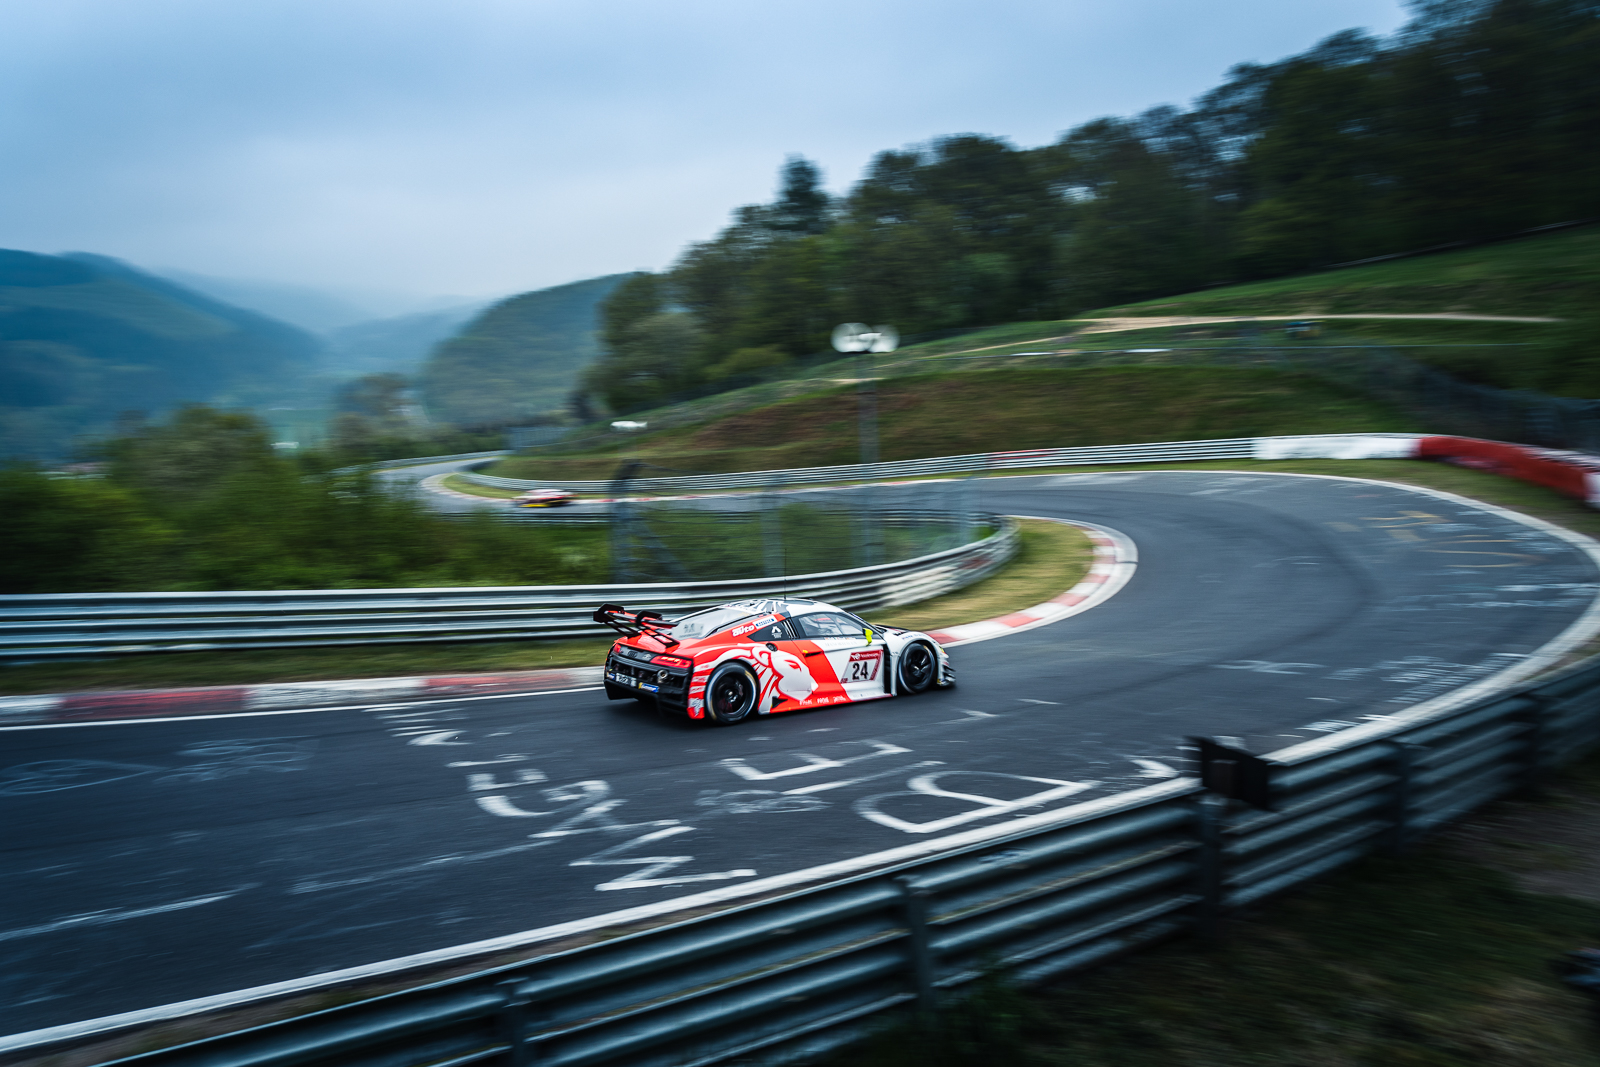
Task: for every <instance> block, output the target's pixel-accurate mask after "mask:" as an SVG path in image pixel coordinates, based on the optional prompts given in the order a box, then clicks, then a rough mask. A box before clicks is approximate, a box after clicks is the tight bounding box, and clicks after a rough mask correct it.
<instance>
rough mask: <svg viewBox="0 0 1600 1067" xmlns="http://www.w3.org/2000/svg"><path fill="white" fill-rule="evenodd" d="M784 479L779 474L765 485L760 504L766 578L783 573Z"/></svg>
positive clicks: (762, 557) (762, 549)
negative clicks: (782, 493) (782, 494)
mask: <svg viewBox="0 0 1600 1067" xmlns="http://www.w3.org/2000/svg"><path fill="white" fill-rule="evenodd" d="M783 482H784V477H783V475H782V474H779V475H778V476H777V477H775V478H774V479H773V480H772V481H771V482H770V483H768V485H767V491H766V492H765V493H764V494H762V495H763V498H764V499H763V500H762V502H761V505H762V506H761V559H762V564H763V569H764V570H765V571H766V577H768V578H776V577H780V576H781V575H782V574H783V573H784V559H783V515H782V513H781V511H780V510H779V509H780V508H782V507H783V497H782V496H781V495H780V490H781V489H782V488H783Z"/></svg>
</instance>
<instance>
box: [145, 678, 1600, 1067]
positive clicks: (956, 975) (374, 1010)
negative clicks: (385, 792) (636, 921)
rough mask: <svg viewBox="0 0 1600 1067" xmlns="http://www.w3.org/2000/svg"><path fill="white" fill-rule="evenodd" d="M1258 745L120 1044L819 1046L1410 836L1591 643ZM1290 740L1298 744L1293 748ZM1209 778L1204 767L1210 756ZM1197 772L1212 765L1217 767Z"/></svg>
mask: <svg viewBox="0 0 1600 1067" xmlns="http://www.w3.org/2000/svg"><path fill="white" fill-rule="evenodd" d="M1412 718H1413V719H1415V720H1416V721H1412V722H1405V721H1404V720H1403V719H1402V721H1401V722H1400V723H1399V724H1394V725H1390V726H1388V727H1387V728H1379V730H1378V731H1377V732H1376V733H1374V732H1373V729H1372V728H1371V727H1358V728H1356V729H1353V730H1351V731H1349V738H1348V740H1345V739H1341V738H1340V737H1339V735H1333V736H1331V737H1329V738H1325V739H1321V740H1318V741H1314V742H1308V743H1306V744H1304V745H1300V746H1296V748H1295V749H1290V750H1285V751H1284V752H1283V753H1279V754H1278V756H1277V757H1276V758H1272V759H1268V760H1266V761H1265V763H1264V779H1265V782H1264V784H1265V787H1266V793H1267V795H1268V797H1269V798H1270V801H1269V802H1270V804H1271V806H1272V808H1273V809H1274V810H1270V811H1261V810H1255V809H1246V808H1244V807H1242V806H1241V805H1240V804H1239V803H1238V802H1237V801H1227V800H1224V799H1222V798H1221V797H1220V796H1219V795H1218V794H1217V793H1214V792H1210V791H1208V790H1207V789H1205V788H1204V787H1202V785H1201V784H1200V782H1198V781H1197V780H1195V779H1193V778H1185V779H1178V780H1174V781H1169V782H1164V783H1160V784H1157V785H1153V786H1150V787H1147V788H1145V789H1140V790H1136V791H1133V792H1130V793H1124V794H1120V795H1117V796H1112V797H1107V798H1104V799H1101V800H1094V801H1090V802H1087V803H1084V804H1079V805H1076V806H1074V807H1071V808H1066V809H1063V810H1060V811H1055V812H1049V813H1045V814H1041V815H1035V816H1031V817H1028V818H1026V819H1022V820H1017V821H1016V823H1014V824H1013V825H1012V826H1008V827H1001V828H995V829H991V830H984V831H971V832H969V833H967V834H964V835H961V836H960V837H958V838H955V839H951V840H950V845H951V847H950V848H949V849H948V850H946V851H943V852H941V853H939V854H937V855H935V856H933V857H931V858H925V859H920V860H917V861H914V862H907V863H901V864H899V865H896V866H888V867H885V868H883V869H880V870H877V871H873V872H870V873H867V874H864V875H860V876H858V877H854V878H851V879H848V880H844V881H839V882H836V883H833V884H829V885H823V886H819V887H816V888H813V889H808V890H803V891H799V892H794V893H790V894H788V895H785V896H782V897H779V898H775V899H771V900H766V901H761V902H758V903H753V904H748V905H745V906H743V907H739V908H734V909H731V910H726V911H722V912H719V913H716V914H711V915H706V916H703V917H701V918H695V919H690V920H686V921H683V922H679V923H675V924H673V925H670V926H664V927H660V928H658V929H654V930H649V931H646V932H643V933H637V934H633V935H630V936H624V937H618V938H614V939H611V940H606V941H602V942H599V943H596V944H592V945H589V946H586V947H583V948H578V949H573V950H570V951H565V952H559V953H554V954H551V955H549V956H545V957H543V958H539V959H534V960H531V961H528V962H524V963H517V964H512V965H510V966H505V967H500V968H497V969H494V970H488V971H484V972H481V973H478V974H474V975H469V976H466V977H462V978H456V979H451V980H448V981H444V982H439V983H436V984H433V985H428V986H424V987H421V988H417V989H411V990H407V991H404V992H399V993H394V994H390V995H388V996H384V997H379V998H376V999H372V1000H368V1001H363V1002H360V1003H355V1004H350V1005H347V1006H343V1007H338V1008H333V1009H330V1010H326V1011H321V1012H318V1013H315V1014H311V1015H306V1016H302V1017H299V1018H292V1019H288V1020H284V1021H281V1022H276V1023H271V1024H268V1025H265V1026H259V1027H255V1028H253V1029H249V1030H244V1031H240V1032H238V1033H233V1034H228V1035H225V1036H220V1037H213V1038H209V1039H206V1040H202V1041H197V1042H193V1043H190V1044H186V1045H181V1046H178V1047H175V1048H170V1049H165V1050H161V1051H157V1052H150V1053H147V1054H144V1055H139V1056H133V1057H130V1058H127V1059H122V1060H117V1061H115V1063H117V1064H126V1065H129V1067H134V1065H138V1067H202V1065H204V1067H246V1065H249V1067H279V1065H283V1067H287V1065H289V1064H295V1065H297V1067H334V1065H338V1067H420V1065H424V1064H428V1065H434V1067H445V1065H448V1067H463V1065H466V1064H497V1065H500V1064H503V1065H512V1064H532V1063H538V1064H541V1065H560V1067H621V1065H628V1067H667V1065H669V1064H670V1065H686V1064H694V1065H700V1067H709V1065H712V1064H719V1063H727V1062H730V1061H735V1060H740V1061H744V1060H747V1059H749V1058H751V1057H759V1058H760V1060H761V1062H764V1063H782V1062H790V1061H794V1060H797V1059H802V1058H806V1057H812V1056H816V1055H817V1054H819V1053H822V1052H825V1051H827V1050H828V1049H831V1048H834V1047H837V1046H839V1045H842V1044H845V1043H848V1042H851V1041H854V1040H856V1039H858V1038H860V1037H861V1036H862V1035H863V1034H864V1033H865V1032H866V1031H867V1030H868V1029H869V1028H871V1027H873V1026H876V1025H879V1024H880V1023H881V1022H883V1021H885V1020H887V1019H890V1018H892V1017H894V1015H895V1014H897V1013H899V1014H905V1013H907V1012H909V1011H911V1010H914V1009H919V1010H922V1011H925V1012H930V1013H931V1012H936V1011H938V1010H939V1008H940V1005H941V1003H943V1002H946V1001H948V1000H949V999H950V998H952V997H956V996H959V995H960V991H961V989H962V988H963V987H964V986H967V985H969V984H970V983H972V982H973V981H974V980H976V979H978V978H980V977H981V976H982V975H983V974H984V973H985V971H986V969H988V968H990V967H994V966H999V967H1002V968H1004V969H1005V970H1006V971H1007V972H1009V974H1010V975H1011V977H1012V978H1013V979H1014V980H1016V981H1018V982H1021V983H1024V984H1027V983H1033V982H1038V981H1042V980H1044V979H1047V978H1051V977H1055V976H1059V975H1062V974H1067V973H1071V972H1075V971H1080V970H1082V969H1084V968H1086V967H1089V966H1092V965H1094V964H1096V963H1099V962H1101V961H1104V960H1107V959H1109V958H1111V957H1114V956H1117V955H1119V954H1121V953H1125V952H1128V951H1130V950H1133V949H1137V948H1139V947H1141V946H1144V945H1148V944H1150V943H1152V942H1155V941H1158V940H1161V939H1164V938H1169V937H1172V936H1175V935H1178V934H1181V933H1185V932H1188V931H1194V930H1200V931H1209V932H1211V933H1213V934H1216V933H1218V932H1220V930H1221V929H1222V927H1221V920H1222V919H1223V918H1224V917H1225V916H1227V915H1228V913H1230V912H1231V911H1233V910H1235V909H1237V908H1240V907H1242V906H1244V905H1247V904H1250V903H1253V902H1255V901H1258V900H1261V899H1263V898H1265V897H1268V896H1271V895H1272V894H1274V893H1278V892H1281V891H1283V890H1285V889H1287V888H1289V887H1291V886H1295V885H1298V884H1300V883H1303V882H1306V881H1308V880H1310V879H1314V878H1316V877H1318V876H1320V875H1323V874H1325V873H1326V872H1328V871H1330V870H1333V869H1335V868H1337V867H1339V866H1341V865H1343V864H1345V863H1348V862H1350V861H1352V860H1354V859H1356V858H1358V857H1359V856H1362V855H1364V854H1366V853H1369V852H1373V851H1375V850H1380V849H1383V850H1390V851H1399V850H1402V849H1404V848H1405V847H1406V846H1407V845H1408V844H1409V843H1410V842H1411V841H1413V840H1414V839H1415V838H1416V837H1417V836H1419V835H1420V834H1422V833H1425V832H1426V831H1428V830H1430V829H1432V828H1434V827H1437V826H1439V825H1440V824H1442V823H1444V822H1447V821H1449V820H1450V819H1453V818H1455V817H1456V816H1458V815H1460V814H1462V813H1464V812H1466V811H1469V810H1471V809H1472V808H1475V807H1477V806H1479V805H1481V804H1483V803H1485V802H1487V801H1489V800H1491V799H1493V798H1495V797H1498V796H1501V795H1503V794H1505V793H1508V792H1511V791H1513V790H1515V789H1517V788H1519V787H1520V786H1524V785H1527V784H1529V783H1531V782H1533V781H1535V780H1536V779H1537V777H1538V776H1539V775H1540V774H1541V773H1542V772H1544V771H1545V770H1547V769H1548V768H1550V767H1551V766H1553V765H1554V764H1555V763H1556V762H1558V761H1560V760H1561V759H1562V758H1563V757H1566V756H1570V755H1573V754H1575V753H1577V752H1579V751H1581V750H1582V749H1584V748H1586V747H1588V746H1591V745H1593V744H1595V743H1596V742H1597V741H1600V661H1597V660H1590V661H1587V662H1585V663H1584V664H1580V665H1579V666H1578V667H1576V668H1572V669H1569V670H1568V671H1567V672H1565V673H1564V674H1561V675H1558V676H1555V677H1553V678H1551V679H1550V680H1547V681H1545V682H1542V683H1540V684H1537V685H1526V686H1523V687H1521V688H1519V689H1514V690H1511V691H1509V692H1506V693H1503V694H1501V695H1497V696H1491V697H1487V698H1484V699H1481V700H1479V701H1476V702H1472V703H1467V704H1465V705H1458V706H1457V707H1455V708H1453V709H1445V710H1441V711H1437V712H1434V713H1431V714H1429V713H1423V712H1421V711H1418V712H1416V713H1414V714H1413V716H1412ZM1297 751H1298V752H1299V753H1300V755H1296V752H1297ZM1208 781H1210V780H1209V779H1208ZM1212 784H1215V782H1214V781H1213V782H1212Z"/></svg>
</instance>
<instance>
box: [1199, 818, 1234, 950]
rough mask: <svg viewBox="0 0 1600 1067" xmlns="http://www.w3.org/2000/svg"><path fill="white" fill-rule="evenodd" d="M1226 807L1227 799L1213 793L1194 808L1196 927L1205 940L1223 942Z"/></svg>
mask: <svg viewBox="0 0 1600 1067" xmlns="http://www.w3.org/2000/svg"><path fill="white" fill-rule="evenodd" d="M1227 806H1228V801H1227V799H1226V798H1224V797H1220V796H1217V795H1216V794H1214V793H1205V794H1202V795H1201V796H1200V797H1198V798H1197V799H1196V800H1195V805H1194V816H1195V836H1196V837H1198V838H1199V840H1200V857H1199V870H1198V871H1197V872H1196V873H1197V875H1198V881H1199V885H1198V886H1196V891H1197V893H1198V895H1199V897H1200V912H1199V916H1198V920H1199V921H1198V924H1197V925H1198V929H1199V933H1200V936H1201V937H1203V938H1205V939H1206V940H1207V941H1220V940H1221V939H1222V870H1223V855H1222V816H1223V813H1224V811H1225V810H1226V809H1227Z"/></svg>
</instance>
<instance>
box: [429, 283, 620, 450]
mask: <svg viewBox="0 0 1600 1067" xmlns="http://www.w3.org/2000/svg"><path fill="white" fill-rule="evenodd" d="M630 277H632V275H630V274H612V275H609V276H607V277H604V278H590V279H588V280H587V281H581V282H572V283H571V284H569V285H558V286H556V287H555V288H553V289H540V290H538V291H537V292H532V293H523V294H522V295H521V296H514V297H511V298H510V299H509V300H502V301H501V302H500V303H498V304H495V305H494V306H493V307H491V308H489V309H488V310H487V311H484V312H483V313H482V314H481V315H479V316H478V317H477V318H475V319H473V320H472V321H471V322H470V323H468V324H467V325H466V327H464V328H463V329H462V331H461V332H460V333H459V334H457V335H456V336H454V337H452V338H450V339H449V340H447V341H444V342H443V343H441V344H440V345H439V346H438V347H437V348H435V349H434V350H433V354H432V355H431V356H430V357H429V358H428V362H427V364H426V366H424V367H423V369H422V399H423V403H424V404H425V405H426V407H427V409H428V414H429V416H430V417H432V418H434V419H436V420H443V421H446V422H453V423H455V424H456V425H458V426H481V425H493V424H505V423H509V422H515V421H517V420H519V419H524V418H527V417H529V416H531V415H534V414H536V413H538V412H541V411H548V410H550V409H552V408H559V407H562V406H563V405H564V404H565V403H566V400H567V397H568V395H569V394H570V393H571V392H572V390H573V389H574V388H575V387H576V386H577V384H578V378H579V375H580V374H581V373H582V371H583V368H584V367H585V366H587V365H588V364H589V363H590V362H592V361H593V360H594V359H595V357H596V356H598V355H599V354H600V343H599V338H598V335H597V330H598V326H599V311H600V303H601V301H603V300H605V298H606V297H608V296H610V295H611V291H612V290H613V289H615V288H616V287H617V286H618V285H620V284H622V282H624V281H626V280H627V279H628V278H630Z"/></svg>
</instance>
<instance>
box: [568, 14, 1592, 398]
mask: <svg viewBox="0 0 1600 1067" xmlns="http://www.w3.org/2000/svg"><path fill="white" fill-rule="evenodd" d="M1411 6H1412V8H1413V11H1414V14H1415V18H1414V20H1413V21H1412V23H1411V24H1410V25H1409V26H1407V27H1406V28H1405V29H1404V30H1403V31H1401V32H1400V33H1398V34H1397V35H1395V37H1393V38H1392V39H1387V40H1377V39H1374V38H1372V37H1370V36H1367V35H1365V34H1363V33H1360V32H1357V31H1347V32H1344V33H1340V34H1337V35H1335V36H1333V37H1330V38H1329V39H1328V40H1326V41H1324V42H1322V43H1321V44H1319V45H1317V46H1316V47H1315V48H1313V49H1311V50H1310V51H1308V52H1306V53H1304V54H1302V55H1298V56H1293V57H1291V58H1289V59H1285V60H1283V61H1281V62H1278V63H1273V64H1244V65H1241V66H1238V67H1235V68H1234V69H1233V70H1232V71H1230V73H1229V77H1228V79H1227V81H1226V82H1224V83H1223V84H1222V85H1220V86H1218V87H1217V88H1216V89H1213V90H1212V91H1210V92H1208V93H1206V94H1205V95H1204V96H1202V97H1201V98H1200V99H1199V100H1198V101H1197V102H1196V104H1195V105H1194V106H1193V107H1192V108H1190V109H1188V110H1182V109H1179V108H1175V107H1167V106H1163V107H1157V108H1153V109H1151V110H1149V111H1147V112H1145V113H1144V114H1141V115H1139V116H1137V117H1134V118H1131V119H1123V118H1105V119H1098V120H1095V121H1093V122H1090V123H1087V124H1085V125H1083V126H1079V127H1077V128H1076V129H1073V130H1071V131H1069V132H1068V133H1066V134H1064V135H1063V136H1062V137H1061V138H1060V139H1059V140H1057V141H1056V142H1055V143H1054V144H1050V145H1046V146H1043V147H1040V148H1033V149H1018V148H1015V147H1013V146H1011V145H1010V144H1008V143H1006V142H1005V141H1002V140H998V139H995V138H991V137H984V136H979V135H975V134H963V135H958V136H952V137H946V138H941V139H939V140H936V141H934V142H932V143H930V144H927V145H923V146H917V147H912V148H908V149H904V150H900V151H888V152H882V153H880V154H879V155H878V156H877V157H876V158H875V159H874V160H873V161H872V163H871V164H870V165H869V167H868V168H867V173H866V176H865V177H864V178H863V179H862V180H861V181H860V182H859V183H857V184H856V186H855V187H854V188H853V189H852V190H851V192H850V193H849V195H848V196H846V197H844V198H842V199H838V200H835V199H833V198H831V197H829V196H828V195H827V194H826V193H825V192H824V191H823V189H822V188H821V176H820V174H819V172H818V170H817V168H816V167H815V166H814V165H813V164H811V163H809V162H808V161H806V160H804V159H800V158H797V157H792V158H791V159H790V160H789V161H788V163H787V164H786V165H785V167H784V168H783V172H782V191H781V194H780V196H779V197H778V199H777V200H776V201H775V202H774V203H771V204H763V205H752V206H747V207H743V208H740V209H739V210H738V211H737V212H736V213H735V218H734V221H733V223H732V224H731V225H730V226H728V227H727V228H726V229H725V230H723V231H722V232H721V233H720V234H718V235H717V236H716V237H715V238H713V239H712V240H710V241H706V242H704V243H700V244H695V245H692V246H690V247H689V248H688V249H687V250H686V251H685V252H684V253H683V255H682V256H681V257H680V259H679V260H678V262H677V263H676V264H675V265H674V266H673V267H672V268H671V269H670V270H668V271H666V272H664V273H662V274H659V275H657V274H641V275H635V276H634V277H632V278H631V279H629V280H628V281H627V282H625V283H624V284H623V285H621V286H620V287H619V288H618V289H617V290H616V292H615V293H613V294H612V295H611V297H610V298H609V299H608V300H607V301H606V302H605V304H604V305H603V308H602V341H603V346H604V352H603V355H602V358H601V359H600V360H599V361H598V362H597V363H595V364H594V365H593V366H592V367H591V368H590V370H589V372H588V374H587V376H586V378H585V385H586V387H587V388H588V389H589V390H590V391H591V392H593V393H594V394H595V395H598V396H600V397H602V398H603V399H605V401H606V402H607V403H608V404H609V405H610V406H611V407H612V408H613V410H616V411H619V412H626V411H633V410H639V409H641V408H644V407H648V406H650V405H652V404H656V403H660V402H662V401H663V400H666V399H668V398H669V397H673V396H677V395H682V394H684V393H686V392H689V391H706V390H712V389H715V388H718V387H719V386H721V385H734V384H738V383H739V382H740V381H741V380H748V376H749V375H751V374H753V373H759V372H765V371H768V370H770V368H774V367H781V366H782V365H783V364H785V363H787V362H789V361H791V360H793V359H795V358H796V357H798V356H801V355H804V354H807V353H811V352H815V351H818V350H821V349H824V348H825V347H826V346H827V339H828V332H829V330H830V329H831V328H832V327H833V326H834V325H835V324H836V323H839V322H847V321H862V322H868V323H878V322H887V323H891V324H893V325H895V326H897V327H899V329H900V330H901V331H902V333H916V332H925V331H933V330H941V329H950V328H956V327H965V326H976V325H985V324H991V323H999V322H1007V321H1015V320H1026V319H1054V318H1065V317H1069V316H1071V315H1073V314H1076V313H1078V312H1080V311H1083V310H1086V309H1089V308H1095V307H1105V306H1108V305H1113V304H1118V303H1123V302H1128V301H1133V300H1141V299H1148V298H1152V297H1159V296H1163V295H1169V294H1174V293H1179V292H1184V291H1189V290H1193V289H1197V288H1201V287H1203V286H1206V285H1209V284H1217V283H1227V282H1235V281H1245V280H1250V279H1257V278H1266V277H1273V276H1277V275H1282V274H1286V273H1293V272H1296V271H1301V270H1307V269H1313V268H1318V267H1323V266H1328V265H1333V264H1338V263H1344V262H1349V261H1352V260H1357V259H1363V258H1367V257H1371V256H1379V255H1384V254H1388V253H1393V252H1401V251H1408V250H1413V249H1420V248H1426V247H1431V246H1434V245H1440V244H1447V243H1451V242H1463V241H1473V240H1479V239H1483V238H1487V237H1492V236H1499V235H1502V234H1507V233H1511V232H1514V231H1518V230H1522V229H1526V228H1529V227H1534V226H1540V225H1545V224H1549V223H1555V222H1561V221H1567V220H1572V219H1578V218H1585V217H1591V216H1595V215H1600V166H1597V164H1600V78H1597V74H1600V4H1597V3H1596V2H1595V0H1413V2H1412V4H1411Z"/></svg>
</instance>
